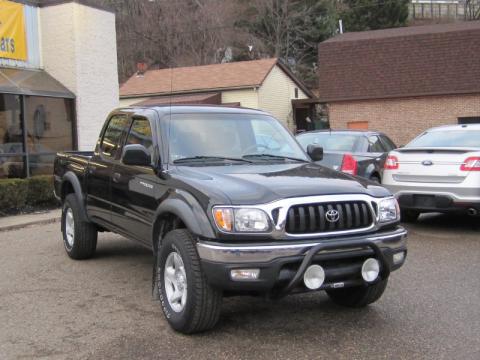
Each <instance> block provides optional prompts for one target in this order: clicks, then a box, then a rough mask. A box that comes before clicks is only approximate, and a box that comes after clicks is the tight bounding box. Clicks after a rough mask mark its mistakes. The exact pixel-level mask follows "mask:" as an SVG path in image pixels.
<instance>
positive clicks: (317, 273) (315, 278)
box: [303, 265, 325, 290]
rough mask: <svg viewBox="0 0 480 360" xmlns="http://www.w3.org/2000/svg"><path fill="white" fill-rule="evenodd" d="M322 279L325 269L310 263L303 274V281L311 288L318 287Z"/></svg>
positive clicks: (323, 278) (321, 283)
mask: <svg viewBox="0 0 480 360" xmlns="http://www.w3.org/2000/svg"><path fill="white" fill-rule="evenodd" d="M324 281H325V271H324V270H323V268H322V267H321V266H320V265H310V266H309V267H308V268H307V271H305V274H303V282H304V283H305V286H306V287H307V288H309V289H311V290H316V289H319V288H320V287H321V286H322V285H323V282H324Z"/></svg>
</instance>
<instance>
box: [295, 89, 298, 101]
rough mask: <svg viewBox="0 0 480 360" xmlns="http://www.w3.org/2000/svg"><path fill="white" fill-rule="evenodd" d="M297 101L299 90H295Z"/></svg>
mask: <svg viewBox="0 0 480 360" xmlns="http://www.w3.org/2000/svg"><path fill="white" fill-rule="evenodd" d="M295 99H298V88H295Z"/></svg>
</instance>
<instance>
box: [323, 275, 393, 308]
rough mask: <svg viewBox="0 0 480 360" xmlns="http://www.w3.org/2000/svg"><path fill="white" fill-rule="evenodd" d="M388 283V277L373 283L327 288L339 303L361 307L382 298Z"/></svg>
mask: <svg viewBox="0 0 480 360" xmlns="http://www.w3.org/2000/svg"><path fill="white" fill-rule="evenodd" d="M387 283H388V279H385V280H380V281H379V282H377V283H375V284H372V285H366V286H359V287H353V288H345V289H335V290H327V294H328V296H329V297H330V299H331V300H332V301H333V302H334V303H335V304H337V305H341V306H346V307H353V308H360V307H365V306H367V305H369V304H371V303H374V302H375V301H377V300H378V299H380V297H381V296H382V295H383V292H384V291H385V288H386V287H387Z"/></svg>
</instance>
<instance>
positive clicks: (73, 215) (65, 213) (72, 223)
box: [62, 194, 97, 260]
mask: <svg viewBox="0 0 480 360" xmlns="http://www.w3.org/2000/svg"><path fill="white" fill-rule="evenodd" d="M80 211H81V208H80V204H79V203H78V200H77V197H76V196H75V194H69V195H67V197H66V198H65V201H64V203H63V210H62V235H63V245H64V247H65V251H66V252H67V254H68V256H69V257H71V258H72V259H75V260H83V259H88V258H91V257H92V256H93V254H95V250H96V248H97V227H96V226H95V225H94V224H92V223H90V222H87V221H83V220H82V219H81V216H80V214H81V213H80Z"/></svg>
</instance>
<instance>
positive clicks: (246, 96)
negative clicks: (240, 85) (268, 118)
mask: <svg viewBox="0 0 480 360" xmlns="http://www.w3.org/2000/svg"><path fill="white" fill-rule="evenodd" d="M236 102H239V103H240V106H242V107H247V108H252V109H258V90H257V89H255V88H251V89H242V90H228V91H222V104H226V103H236Z"/></svg>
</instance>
